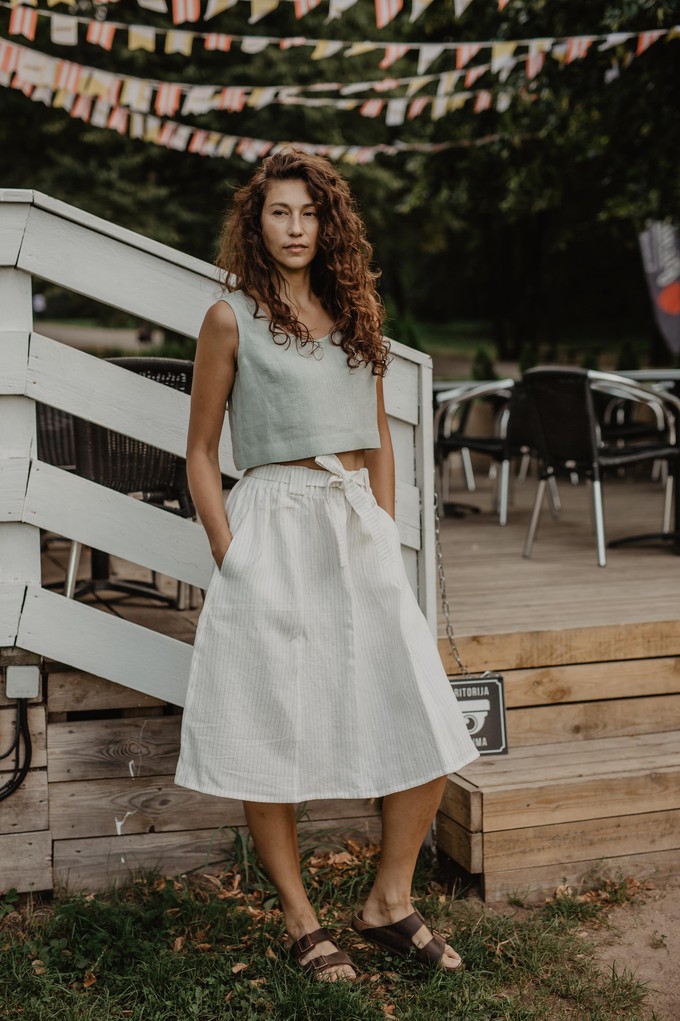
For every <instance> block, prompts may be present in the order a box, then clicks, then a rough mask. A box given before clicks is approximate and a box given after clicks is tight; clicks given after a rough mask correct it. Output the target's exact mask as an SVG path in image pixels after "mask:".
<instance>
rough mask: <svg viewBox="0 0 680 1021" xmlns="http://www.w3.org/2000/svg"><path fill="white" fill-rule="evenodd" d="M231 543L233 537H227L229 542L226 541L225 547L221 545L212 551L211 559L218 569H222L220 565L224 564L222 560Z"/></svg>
mask: <svg viewBox="0 0 680 1021" xmlns="http://www.w3.org/2000/svg"><path fill="white" fill-rule="evenodd" d="M233 541H234V537H233V535H230V536H229V541H228V543H227V545H226V546H225V545H223V544H221V545H220V546H216V547H215V549H214V550H213V551H212V553H213V558H214V560H215V563H216V564H217V566H218V568H221V567H222V564H223V563H224V558H225V557H226V555H227V552H228V550H229V547H230V546H231V544H232V542H233Z"/></svg>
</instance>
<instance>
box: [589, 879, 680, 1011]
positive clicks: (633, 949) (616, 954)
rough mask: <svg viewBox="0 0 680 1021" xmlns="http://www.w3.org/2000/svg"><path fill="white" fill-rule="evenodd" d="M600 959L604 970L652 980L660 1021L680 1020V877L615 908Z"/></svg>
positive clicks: (604, 933) (652, 1006) (649, 983)
mask: <svg viewBox="0 0 680 1021" xmlns="http://www.w3.org/2000/svg"><path fill="white" fill-rule="evenodd" d="M609 922H610V926H611V927H610V928H606V927H603V928H602V929H601V930H600V932H601V935H596V936H595V939H599V940H601V945H600V948H599V952H598V954H597V960H598V961H599V964H600V966H601V967H602V968H603V969H604V970H610V969H611V968H612V966H614V967H615V968H616V971H617V972H618V973H619V974H621V973H622V972H623V970H624V969H626V970H627V971H629V972H632V974H633V975H634V976H635V978H637V979H638V981H640V982H645V983H647V988H648V990H649V993H648V1005H649V1007H650V1010H654V1012H655V1018H656V1021H678V1019H680V878H675V879H671V880H668V881H666V882H663V883H661V882H660V883H659V885H658V886H657V887H656V888H654V889H652V890H646V891H645V893H644V896H642V897H640V898H635V899H634V900H632V901H630V902H629V903H627V904H623V905H622V906H621V907H616V908H613V909H612V910H611V911H610V912H609Z"/></svg>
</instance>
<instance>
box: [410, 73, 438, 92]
mask: <svg viewBox="0 0 680 1021" xmlns="http://www.w3.org/2000/svg"><path fill="white" fill-rule="evenodd" d="M431 81H434V75H431V74H424V75H421V76H420V77H419V78H412V79H411V81H410V82H409V83H408V88H407V89H406V95H407V96H415V94H416V92H420V90H421V89H422V87H423V85H427V84H428V82H431Z"/></svg>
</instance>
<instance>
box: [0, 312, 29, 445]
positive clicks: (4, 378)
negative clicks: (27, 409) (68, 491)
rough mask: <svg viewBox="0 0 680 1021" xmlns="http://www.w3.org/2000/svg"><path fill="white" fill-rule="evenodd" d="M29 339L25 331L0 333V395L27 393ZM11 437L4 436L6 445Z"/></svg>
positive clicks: (4, 331)
mask: <svg viewBox="0 0 680 1021" xmlns="http://www.w3.org/2000/svg"><path fill="white" fill-rule="evenodd" d="M28 337H29V334H28V333H27V332H26V331H25V330H6V329H4V328H3V330H2V331H1V332H0V394H19V395H21V396H22V397H23V396H24V394H25V393H26V364H27V362H28ZM8 440H11V437H9V436H4V435H3V453H5V443H6V442H7V441H8Z"/></svg>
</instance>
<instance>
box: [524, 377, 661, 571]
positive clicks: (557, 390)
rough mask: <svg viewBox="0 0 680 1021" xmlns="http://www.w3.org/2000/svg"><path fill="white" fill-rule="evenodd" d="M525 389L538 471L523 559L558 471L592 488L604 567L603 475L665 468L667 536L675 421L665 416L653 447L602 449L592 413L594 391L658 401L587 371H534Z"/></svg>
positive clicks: (648, 444) (617, 379)
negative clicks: (643, 466) (657, 465)
mask: <svg viewBox="0 0 680 1021" xmlns="http://www.w3.org/2000/svg"><path fill="white" fill-rule="evenodd" d="M523 381H524V385H525V387H526V392H527V395H528V397H529V400H530V402H531V404H532V406H533V409H534V416H535V420H536V426H537V446H538V450H539V454H540V460H541V469H540V479H539V484H538V490H537V493H536V500H535V502H534V508H533V513H532V516H531V522H530V524H529V531H528V533H527V539H526V544H525V547H524V556H525V557H530V556H531V551H532V548H533V542H534V538H535V535H536V529H537V527H538V520H539V517H540V512H541V506H542V503H543V497H544V494H545V488H546V485H547V483H548V480H549V479H551V478H553V477H555V475H557V474H559V473H560V472H566V473H568V474H569V475H571V476H574V475H576V476H578V477H579V478H586V479H588V480H590V482H591V483H592V489H593V506H594V513H595V532H596V539H597V560H598V564H599V565H600V567H604V566H606V562H607V560H606V554H605V532H604V513H603V506H602V485H601V484H602V478H603V475H604V474H605V472H606V471H608V470H610V469H616V468H619V467H625V466H629V465H633V464H638V463H640V462H644V461H647V462H651V461H654V460H661V461H665V462H666V463H667V464H668V466H669V469H670V470H669V472H668V478H667V486H666V499H665V504H664V516H663V531H664V533H667V532H669V531H670V512H671V505H672V498H673V488H674V486H673V483H674V479H675V478H676V476H677V470H678V456H679V454H680V451H679V450H678V447H677V444H676V440H675V421H674V416H673V415H671V414H670V413H669V414H667V415H666V425H667V429H666V431H665V432H664V433H663V434H662V435H661V436H660V437H659V438H657V439H656V441H655V442H644V443H633V442H628V443H623V445H621V437H617V440H618V443H619V445H616V446H609V445H606V444H605V442H604V441H603V439H602V434H601V429H600V426H599V423H598V419H597V415H596V413H595V402H594V399H593V395H594V392H595V391H597V392H604V393H608V394H610V395H612V396H616V397H618V398H621V399H628V400H631V401H640V402H643V403H654V404H658V403H659V401H662V399H663V398H662V397H661V396H660V395H659V394H656V393H654V392H652V391H647V390H645V388H644V387H641V386H639V385H634V384H631V383H630V381H628V380H626V379H625V378H623V377H619V376H616V375H614V374H606V373H595V372H588V371H587V370H586V369H576V368H574V369H571V368H569V369H568V368H552V367H551V368H536V369H529V370H528V371H527V372H525V373H524V377H523Z"/></svg>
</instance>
